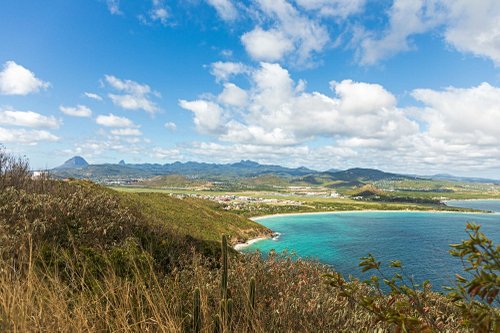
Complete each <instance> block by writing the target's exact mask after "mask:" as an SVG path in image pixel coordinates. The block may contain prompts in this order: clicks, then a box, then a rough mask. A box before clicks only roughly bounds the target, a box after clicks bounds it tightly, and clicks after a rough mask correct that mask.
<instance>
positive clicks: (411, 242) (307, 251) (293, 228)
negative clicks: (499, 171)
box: [244, 201, 500, 290]
mask: <svg viewBox="0 0 500 333" xmlns="http://www.w3.org/2000/svg"><path fill="white" fill-rule="evenodd" d="M499 204H500V201H499ZM498 208H500V205H499V206H498ZM498 211H500V209H498ZM468 221H475V222H476V223H479V224H481V225H482V230H483V231H484V232H485V233H486V235H488V236H489V237H490V238H492V239H493V240H494V242H495V243H496V244H498V243H499V242H500V214H459V213H430V212H349V213H325V214H318V215H307V214H303V215H291V216H275V217H270V218H265V219H261V220H259V223H261V224H263V225H265V226H267V227H269V228H271V229H272V230H274V231H275V232H278V233H280V236H279V237H278V238H277V239H275V240H263V241H260V242H257V243H254V244H252V245H251V246H249V247H247V248H246V249H245V250H244V251H245V252H253V251H255V250H257V249H258V250H260V251H261V252H262V253H263V254H266V253H268V252H269V251H270V250H272V249H274V250H276V251H278V252H281V251H283V250H285V249H287V250H289V251H293V252H295V253H296V254H297V255H298V256H300V257H309V258H314V259H318V260H319V261H321V262H323V263H326V264H330V265H332V266H333V267H334V268H335V269H336V270H337V271H339V272H341V273H342V274H344V275H345V276H348V275H353V276H355V277H360V278H367V277H368V275H366V274H362V273H361V270H360V269H359V267H358V264H359V258H361V257H363V256H365V255H367V254H368V253H372V254H373V255H374V256H375V257H376V258H377V259H378V260H382V261H389V260H395V259H398V260H401V261H402V262H403V264H404V267H405V270H406V272H407V273H408V274H410V275H413V276H414V278H415V281H416V282H417V283H418V282H423V281H424V280H427V279H428V280H430V281H431V283H432V285H433V286H434V289H435V290H441V287H442V286H446V285H452V284H454V274H455V273H461V272H462V265H461V262H460V260H459V259H457V258H454V257H451V256H450V255H449V253H448V250H449V249H450V248H449V244H451V243H458V242H460V241H461V240H463V239H465V238H466V237H467V236H466V233H465V224H466V222H468Z"/></svg>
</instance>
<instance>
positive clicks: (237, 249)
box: [233, 237, 270, 252]
mask: <svg viewBox="0 0 500 333" xmlns="http://www.w3.org/2000/svg"><path fill="white" fill-rule="evenodd" d="M269 238H270V237H257V238H252V239H249V240H247V241H246V242H245V243H237V244H235V245H233V249H235V250H236V251H238V252H241V250H242V249H244V248H246V247H248V246H250V245H252V244H253V243H256V242H258V241H261V240H265V239H269Z"/></svg>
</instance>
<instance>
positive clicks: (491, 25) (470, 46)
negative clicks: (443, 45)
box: [444, 0, 500, 66]
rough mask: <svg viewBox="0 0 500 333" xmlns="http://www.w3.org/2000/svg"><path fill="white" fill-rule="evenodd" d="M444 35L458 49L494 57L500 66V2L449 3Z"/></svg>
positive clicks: (492, 58) (456, 0)
mask: <svg viewBox="0 0 500 333" xmlns="http://www.w3.org/2000/svg"><path fill="white" fill-rule="evenodd" d="M445 2H446V4H447V6H448V8H449V12H450V14H449V23H448V25H447V28H446V31H445V33H444V36H445V38H446V41H447V42H448V43H450V44H451V45H453V46H454V47H455V48H456V49H457V50H459V51H462V52H467V53H472V54H474V55H477V56H483V57H487V58H490V59H491V60H493V61H494V63H495V65H496V66H500V4H499V3H498V1H497V0H481V1H469V0H453V1H451V0H447V1H445Z"/></svg>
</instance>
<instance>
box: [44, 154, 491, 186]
mask: <svg viewBox="0 0 500 333" xmlns="http://www.w3.org/2000/svg"><path fill="white" fill-rule="evenodd" d="M51 173H52V174H53V175H54V176H56V177H61V178H70V177H71V178H86V179H91V180H97V181H99V180H103V179H118V178H150V177H155V176H163V175H183V176H186V177H189V178H194V179H196V178H199V179H211V180H217V179H220V178H224V179H228V178H241V177H257V176H261V175H265V174H273V175H276V176H279V177H286V178H296V179H299V180H300V181H304V182H306V183H309V184H321V183H323V182H324V180H325V179H328V180H338V181H342V184H344V185H347V184H352V185H357V184H361V183H363V182H367V181H378V180H384V179H387V180H398V179H432V180H448V181H460V182H476V183H499V182H500V181H498V180H493V179H484V178H472V177H457V176H452V175H448V174H446V175H444V174H438V175H435V176H417V175H402V174H395V173H388V172H384V171H381V170H377V169H368V168H352V169H348V170H338V169H329V170H328V171H317V170H313V169H309V168H306V167H298V168H288V167H283V166H280V165H265V164H260V163H257V162H254V161H250V160H242V161H240V162H237V163H228V164H217V163H202V162H184V163H182V162H174V163H167V164H158V163H141V164H129V163H125V161H123V160H121V161H120V162H119V163H117V164H112V163H105V164H89V163H87V161H86V160H85V159H84V158H83V157H81V156H74V157H72V158H70V159H69V160H67V161H66V162H64V163H63V164H62V165H61V166H59V167H56V168H54V169H52V170H51Z"/></svg>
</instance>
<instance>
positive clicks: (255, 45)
mask: <svg viewBox="0 0 500 333" xmlns="http://www.w3.org/2000/svg"><path fill="white" fill-rule="evenodd" d="M256 3H257V7H258V10H259V11H260V13H261V14H262V15H263V16H264V17H265V18H266V19H267V21H269V22H271V23H270V24H268V25H270V27H269V28H267V29H266V28H264V27H263V26H261V25H260V24H258V25H257V26H256V27H255V28H254V29H253V30H252V31H250V32H247V33H245V34H244V35H243V36H242V37H241V41H242V43H243V45H244V46H245V49H246V51H247V52H248V54H249V55H250V56H251V57H252V58H254V59H255V60H259V61H282V60H284V59H285V58H286V59H289V60H290V61H291V62H292V63H293V64H295V65H297V66H310V65H311V64H312V59H313V56H314V55H315V54H318V53H319V52H321V51H323V50H324V48H325V47H326V46H327V44H328V43H329V41H330V36H329V34H328V30H327V29H326V27H325V26H324V25H323V24H322V23H321V22H320V21H319V20H317V19H312V18H310V17H309V16H308V15H305V14H304V13H301V12H300V11H299V10H297V8H295V7H294V6H293V5H292V4H291V3H289V2H287V1H285V0H272V1H271V0H256Z"/></svg>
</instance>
